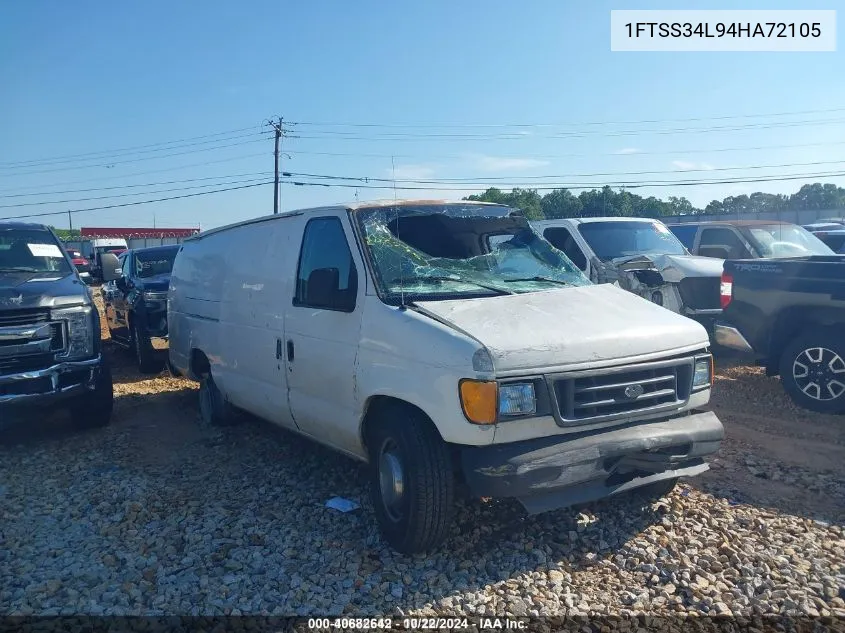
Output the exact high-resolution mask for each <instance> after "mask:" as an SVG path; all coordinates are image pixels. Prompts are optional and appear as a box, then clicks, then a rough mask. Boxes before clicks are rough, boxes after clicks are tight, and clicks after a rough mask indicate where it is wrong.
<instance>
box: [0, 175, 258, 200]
mask: <svg viewBox="0 0 845 633" xmlns="http://www.w3.org/2000/svg"><path fill="white" fill-rule="evenodd" d="M270 174H271V172H269V171H267V172H251V173H246V174H231V175H228V176H206V177H204V178H185V179H183V180H164V181H161V182H147V183H143V184H135V185H114V186H112V187H89V188H87V189H65V190H63V191H39V192H37V193H16V194H9V195H0V199H2V198H31V197H32V196H58V195H66V194H69V193H90V192H92V191H114V190H122V189H134V188H138V187H160V186H161V185H176V184H182V183H186V182H200V181H204V180H221V179H226V178H246V177H251V176H269V175H270Z"/></svg>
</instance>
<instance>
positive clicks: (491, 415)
mask: <svg viewBox="0 0 845 633" xmlns="http://www.w3.org/2000/svg"><path fill="white" fill-rule="evenodd" d="M460 395H461V408H462V409H463V410H464V415H465V416H466V418H467V420H469V421H470V422H473V423H475V424H494V423H495V422H496V400H497V398H498V386H497V385H496V383H495V382H491V381H487V380H470V379H466V380H462V381H461V383H460Z"/></svg>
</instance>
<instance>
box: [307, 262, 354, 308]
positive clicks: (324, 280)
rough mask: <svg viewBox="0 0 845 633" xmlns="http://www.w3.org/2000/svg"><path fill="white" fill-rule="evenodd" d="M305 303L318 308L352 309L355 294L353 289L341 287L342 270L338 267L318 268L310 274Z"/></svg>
mask: <svg viewBox="0 0 845 633" xmlns="http://www.w3.org/2000/svg"><path fill="white" fill-rule="evenodd" d="M305 303H307V304H308V305H311V306H314V307H318V308H327V309H330V310H345V311H352V309H353V308H354V306H355V294H354V290H353V289H350V290H341V289H340V271H339V270H338V269H337V268H316V269H314V270H312V271H311V274H310V275H308V285H307V286H306V293H305Z"/></svg>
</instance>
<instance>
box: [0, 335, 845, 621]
mask: <svg viewBox="0 0 845 633" xmlns="http://www.w3.org/2000/svg"><path fill="white" fill-rule="evenodd" d="M108 347H109V349H108V354H109V356H110V357H111V358H112V363H113V366H114V368H115V381H116V385H115V393H116V406H115V415H114V420H113V423H112V425H111V426H110V427H109V428H106V429H101V430H95V431H89V432H84V433H78V432H73V431H72V430H70V429H69V428H68V427H67V421H66V420H64V419H63V418H62V417H61V416H58V417H56V419H51V420H42V421H41V423H40V424H38V425H36V426H34V427H29V428H26V429H18V430H15V431H14V432H12V433H7V434H6V435H5V436H4V437H3V438H2V439H0V613H3V614H32V613H35V614H77V613H85V614H147V615H166V614H181V615H190V614H194V615H196V614H203V615H212V614H235V615H237V614H273V615H292V614H298V615H314V614H327V613H330V614H341V613H346V614H353V613H354V614H361V615H379V614H381V615H384V614H399V613H404V614H406V615H409V614H414V615H434V614H444V615H448V614H465V615H485V614H487V615H499V616H504V615H560V614H563V613H565V612H568V613H570V614H588V613H589V614H618V615H625V614H629V613H649V614H655V615H669V614H674V613H695V614H743V615H753V614H766V613H769V614H775V613H779V614H788V615H799V614H807V615H822V616H825V615H833V616H842V617H845V602H843V600H845V534H843V517H845V498H843V497H845V495H843V490H845V487H843V482H845V475H843V469H845V459H843V457H845V448H843V444H845V441H844V440H845V431H843V429H845V425H843V424H842V422H843V419H842V418H841V417H840V418H833V417H825V416H818V415H814V414H809V413H806V412H800V411H797V410H795V409H794V408H792V407H791V406H790V405H789V404H788V402H787V401H786V400H785V398H784V397H782V395H781V392H780V386H779V384H778V382H777V380H776V379H768V378H765V377H764V376H762V375H761V374H760V373H759V372H757V371H756V370H754V369H750V368H743V367H739V366H726V367H724V368H720V370H719V374H720V379H719V382H718V387H717V388H718V392H717V395H716V397H714V402H713V406H714V408H715V409H716V410H717V412H718V413H719V415H720V417H721V419H722V420H723V422H724V423H725V426H726V427H727V429H728V440H727V441H726V442H725V446H724V449H723V451H722V452H721V453H720V456H719V459H718V461H717V462H716V467H715V468H714V469H713V471H711V472H709V473H707V474H706V475H704V476H702V477H698V478H695V479H694V480H692V481H691V482H690V483H685V484H683V485H681V486H680V487H679V488H678V489H676V491H675V492H674V493H673V494H672V495H671V496H669V497H667V498H665V499H664V500H661V501H660V502H657V503H649V504H645V505H644V504H643V503H642V502H641V501H638V500H637V499H636V497H634V496H629V497H628V498H624V499H623V498H620V499H617V500H613V501H605V502H601V503H597V504H592V505H590V506H588V507H586V508H584V509H581V510H580V512H579V511H576V510H562V511H557V512H552V513H548V514H545V515H540V516H535V517H526V516H525V515H524V513H523V512H522V511H521V510H520V508H519V506H517V505H516V504H512V503H505V502H488V503H483V502H480V501H477V502H476V501H466V502H463V503H462V504H461V505H460V506H459V509H458V512H457V520H456V522H455V526H454V529H453V534H452V536H451V538H450V539H449V542H448V543H447V544H446V545H445V546H444V547H443V548H441V550H440V551H438V552H435V553H434V554H431V555H429V556H427V557H404V556H400V555H397V554H395V553H393V552H392V551H391V550H389V549H388V548H387V547H386V546H385V545H384V544H382V543H381V541H380V539H379V537H378V535H377V532H376V531H375V527H374V518H373V514H372V510H371V507H370V503H369V500H368V498H367V495H366V487H365V482H364V472H363V469H362V467H361V466H360V465H358V464H357V463H355V462H352V461H350V460H347V459H345V458H342V457H339V456H337V455H336V454H334V453H331V452H329V451H328V450H326V449H323V448H321V447H319V446H317V445H314V444H312V443H310V442H308V441H306V440H303V439H301V438H299V437H297V436H294V435H292V434H289V433H285V432H282V431H279V430H277V429H274V428H271V427H269V426H267V425H264V424H261V423H259V422H257V421H252V420H246V421H245V422H244V423H243V424H242V425H239V426H237V427H233V428H227V429H223V430H214V431H204V430H201V429H200V428H199V426H198V425H197V424H196V416H197V410H196V390H195V385H194V384H192V383H190V382H188V381H185V380H177V379H173V378H170V377H167V376H166V375H162V376H159V377H154V378H145V377H141V376H139V375H138V374H137V373H136V372H135V371H134V370H133V368H132V367H133V366H132V364H131V362H130V361H129V357H128V356H127V355H126V354H125V353H124V352H122V351H120V350H116V349H112V348H111V346H108ZM336 495H340V496H343V497H347V498H349V499H353V500H355V501H358V502H359V503H360V504H361V508H360V509H358V510H355V511H353V512H349V513H340V512H337V511H334V510H330V509H327V508H325V507H324V503H325V501H326V500H327V499H329V498H331V497H333V496H336Z"/></svg>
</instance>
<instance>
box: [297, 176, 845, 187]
mask: <svg viewBox="0 0 845 633" xmlns="http://www.w3.org/2000/svg"><path fill="white" fill-rule="evenodd" d="M840 176H845V172H821V173H805V174H780V175H773V176H760V177H758V178H727V179H722V180H662V181H660V180H659V181H617V182H611V183H608V182H593V183H561V184H555V185H552V184H550V183H542V185H543V186H536V183H529V184H524V183H520V184H508V185H507V186H506V187H505V188H512V189H516V188H531V189H535V190H537V191H554V190H557V189H587V190H589V189H596V188H602V187H605V186H608V187H625V188H626V189H639V188H644V187H674V186H677V187H692V186H700V185H719V184H741V183H755V182H774V181H788V180H808V179H812V178H833V177H840ZM364 180H366V179H359V181H364ZM283 183H284V184H290V185H295V186H300V187H340V188H355V189H393V185H392V184H388V183H385V184H384V185H374V184H369V183H364V184H351V183H337V182H303V181H293V180H291V181H283ZM455 184H463V185H464V186H463V187H455V186H448V185H455ZM444 185H446V186H414V185H402V186H397V187H396V188H397V189H400V190H409V191H411V190H415V191H419V190H423V191H430V190H432V189H438V190H441V191H466V189H467V188H473V189H474V188H478V187H483V186H485V185H484V184H478V183H444Z"/></svg>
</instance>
